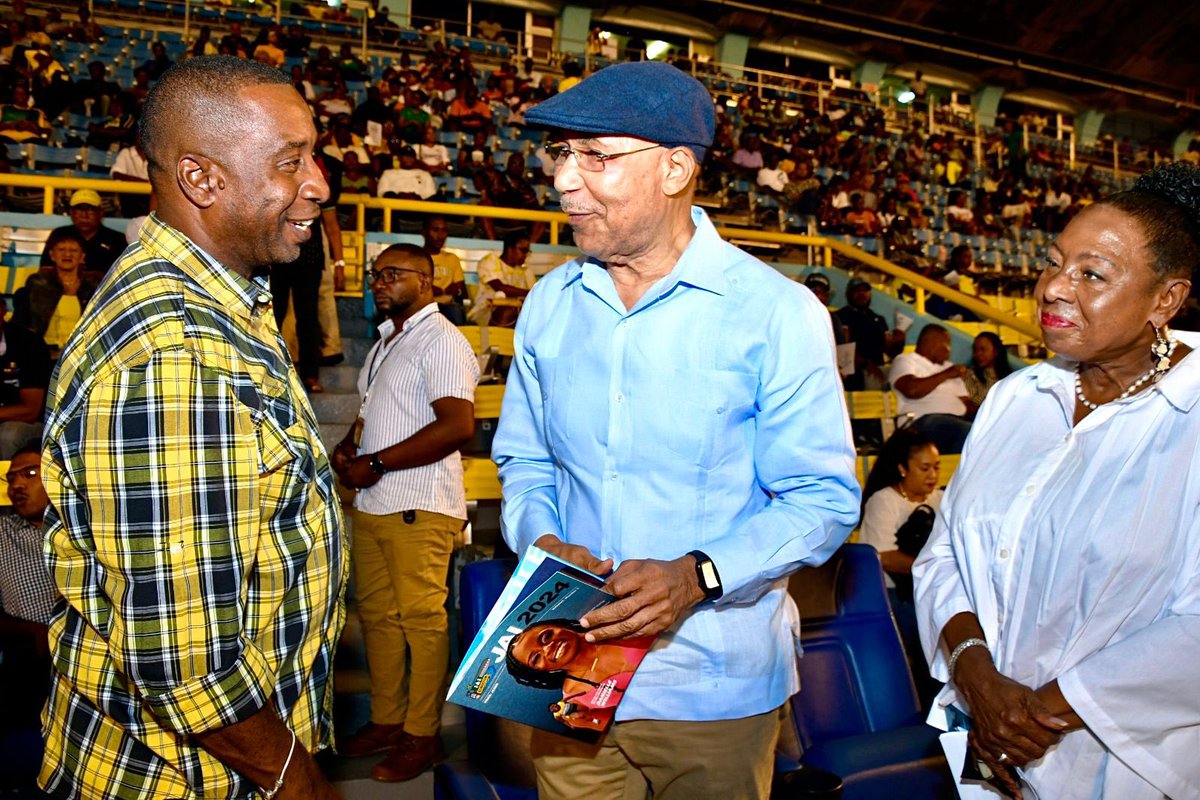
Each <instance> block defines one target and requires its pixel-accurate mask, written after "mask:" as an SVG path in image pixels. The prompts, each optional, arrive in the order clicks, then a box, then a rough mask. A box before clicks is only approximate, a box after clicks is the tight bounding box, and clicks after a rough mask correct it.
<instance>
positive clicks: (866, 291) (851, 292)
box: [836, 277, 905, 391]
mask: <svg viewBox="0 0 1200 800" xmlns="http://www.w3.org/2000/svg"><path fill="white" fill-rule="evenodd" d="M836 314H837V318H838V321H839V322H840V323H841V324H842V326H843V327H844V328H845V329H846V333H847V336H848V338H849V341H851V342H854V344H855V349H854V374H852V375H848V376H846V378H845V379H844V381H843V382H844V384H845V386H846V389H848V390H850V391H861V390H863V389H883V388H884V386H886V385H887V377H886V376H885V375H884V374H883V365H884V362H885V361H886V359H887V357H888V356H893V355H895V354H897V353H899V352H900V351H901V350H903V349H904V338H905V336H904V331H902V330H899V329H895V330H888V324H887V322H886V321H885V320H884V318H883V317H882V316H880V315H879V314H878V313H876V312H875V311H874V310H873V309H872V308H871V284H869V283H867V281H865V280H863V279H862V278H858V277H855V278H851V279H850V281H849V283H847V284H846V305H845V306H843V307H842V308H839V309H838V310H837V312H836Z"/></svg>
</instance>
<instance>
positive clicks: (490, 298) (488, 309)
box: [469, 228, 535, 328]
mask: <svg viewBox="0 0 1200 800" xmlns="http://www.w3.org/2000/svg"><path fill="white" fill-rule="evenodd" d="M527 258H529V234H528V233H527V232H525V231H524V230H522V229H520V228H518V229H516V230H513V231H510V232H509V233H508V234H506V235H505V237H504V249H503V250H502V251H501V252H500V254H499V255H496V254H495V253H491V254H489V255H486V256H484V257H483V258H481V259H480V260H479V263H478V264H477V265H475V272H476V273H478V275H479V294H478V295H477V296H476V297H475V304H474V305H473V306H472V307H471V313H470V315H469V316H470V317H471V319H472V320H474V321H475V322H476V324H479V325H493V326H495V327H498V328H511V327H513V326H515V325H516V324H517V314H518V313H519V312H520V310H521V309H520V306H518V305H515V304H512V303H508V304H504V305H496V303H495V302H494V301H495V300H496V299H497V298H511V299H514V300H515V299H521V300H524V298H525V295H527V294H529V290H530V289H532V288H533V282H534V280H535V278H534V275H533V270H532V269H531V268H530V267H529V266H527V265H526V263H525V260H526V259H527Z"/></svg>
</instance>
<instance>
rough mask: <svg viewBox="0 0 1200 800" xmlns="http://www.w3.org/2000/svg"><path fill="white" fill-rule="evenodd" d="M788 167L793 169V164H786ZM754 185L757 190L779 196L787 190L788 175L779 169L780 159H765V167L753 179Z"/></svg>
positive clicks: (775, 157)
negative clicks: (757, 187) (756, 185)
mask: <svg viewBox="0 0 1200 800" xmlns="http://www.w3.org/2000/svg"><path fill="white" fill-rule="evenodd" d="M787 166H788V167H794V166H795V164H794V162H791V161H789V162H787ZM755 183H756V184H758V186H759V188H761V189H766V190H767V192H768V193H770V194H781V193H783V192H784V190H785V189H786V188H787V183H788V173H787V171H785V170H783V169H781V168H780V159H779V157H778V156H770V157H768V158H767V159H766V163H765V166H763V168H762V169H760V170H759V171H758V175H757V176H756V177H755Z"/></svg>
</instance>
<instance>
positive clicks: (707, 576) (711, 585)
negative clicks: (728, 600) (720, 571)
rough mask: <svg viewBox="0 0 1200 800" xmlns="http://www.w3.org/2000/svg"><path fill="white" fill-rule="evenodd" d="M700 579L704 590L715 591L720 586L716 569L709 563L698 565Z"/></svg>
mask: <svg viewBox="0 0 1200 800" xmlns="http://www.w3.org/2000/svg"><path fill="white" fill-rule="evenodd" d="M700 577H701V579H702V582H703V584H704V588H705V589H717V588H720V586H721V581H720V580H718V578H717V568H716V567H714V566H713V563H712V562H711V561H705V562H703V563H702V564H700Z"/></svg>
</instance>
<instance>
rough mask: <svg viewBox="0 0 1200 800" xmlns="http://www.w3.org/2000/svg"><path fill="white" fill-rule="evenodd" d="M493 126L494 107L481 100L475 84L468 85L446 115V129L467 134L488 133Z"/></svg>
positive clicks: (455, 99)
mask: <svg viewBox="0 0 1200 800" xmlns="http://www.w3.org/2000/svg"><path fill="white" fill-rule="evenodd" d="M491 126H492V107H491V106H489V105H488V104H487V103H485V102H484V101H483V100H482V99H480V97H479V93H478V91H477V90H476V89H475V85H474V84H473V83H466V84H465V85H464V87H463V90H462V91H461V92H460V93H459V95H458V96H456V97H455V98H454V102H452V103H451V104H450V110H449V111H448V112H447V115H446V129H447V130H451V131H463V132H465V133H478V132H481V131H482V132H484V133H487V132H488V131H490V129H491Z"/></svg>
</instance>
